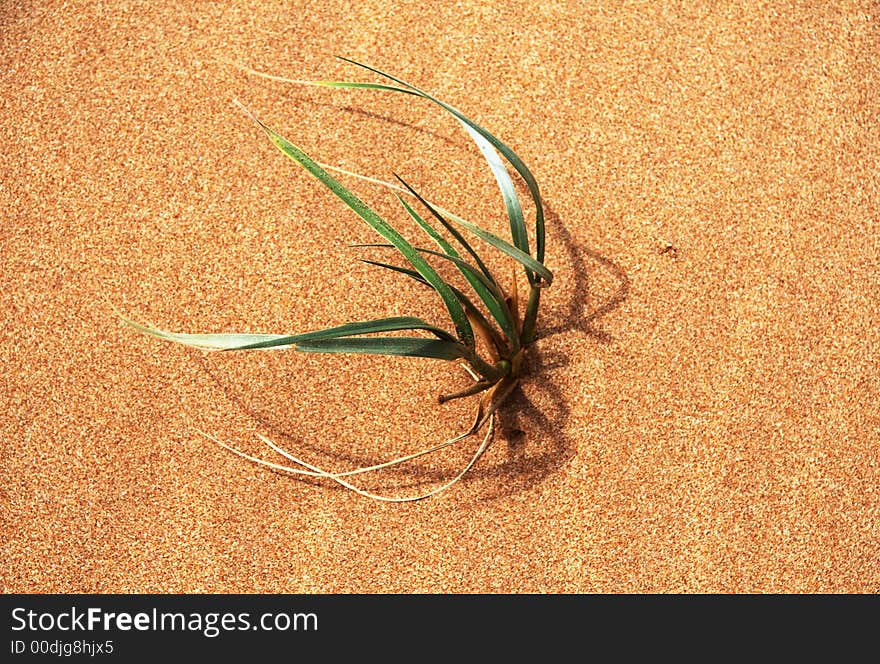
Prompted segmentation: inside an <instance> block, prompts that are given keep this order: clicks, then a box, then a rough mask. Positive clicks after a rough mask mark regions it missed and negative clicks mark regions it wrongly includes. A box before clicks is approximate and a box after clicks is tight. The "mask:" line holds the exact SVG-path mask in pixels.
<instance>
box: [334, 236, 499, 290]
mask: <svg viewBox="0 0 880 664" xmlns="http://www.w3.org/2000/svg"><path fill="white" fill-rule="evenodd" d="M351 246H352V247H357V248H363V249H369V248H373V249H393V248H394V245H393V244H384V243H380V242H365V243H360V244H353V245H351ZM414 249H415V250H416V251H418V252H419V253H421V254H430V255H431V256H436V257H437V258H442V259H443V260H445V261H449V262H450V263H454V264H455V265H456V266H457V267H458V268H460V269H461V270H464V271H466V272H468V273H469V274H471V275H472V276H473V277H475V278H476V279H478V280H479V281H480V282H482V284H483V285H484V286H485V287H486V288H488V289H489V290H490V291H492V292H493V293H495V295H496V296H497V297H500V298H502V299H503V297H504V296H503V294H502V293H501V292H500V291H499V290H497V288H498V287H497V286H496V285H495V284H493V283H492V282H490V281H489V280H488V279H486V276H485V275H483V274H481V273H480V271H479V270H477V269H476V268H475V267H474V266H473V265H471V264H470V263H468V262H467V261H466V260H463V259H461V258H457V257H456V256H450V255H449V254H444V253H443V252H442V251H434V250H433V249H428V248H427V247H414Z"/></svg>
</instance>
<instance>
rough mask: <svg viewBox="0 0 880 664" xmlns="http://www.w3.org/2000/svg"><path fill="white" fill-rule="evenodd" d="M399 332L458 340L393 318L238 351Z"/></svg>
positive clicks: (418, 323) (419, 321)
mask: <svg viewBox="0 0 880 664" xmlns="http://www.w3.org/2000/svg"><path fill="white" fill-rule="evenodd" d="M416 274H418V273H416ZM429 285H430V284H429ZM398 330H426V331H427V332H430V333H431V334H433V335H435V336H436V337H437V338H439V339H442V340H444V341H450V342H457V339H456V338H455V337H454V336H452V335H451V334H449V332H447V331H446V330H441V329H440V328H439V327H435V326H434V325H431V324H430V323H426V322H425V321H423V320H422V319H421V318H416V317H415V316H395V317H393V318H379V319H377V320H368V321H362V322H358V323H346V324H345V325H338V326H336V327H330V328H327V329H325V330H315V331H314V332H304V333H302V334H293V335H290V336H287V337H282V338H281V339H277V340H267V341H263V342H258V343H254V344H251V345H249V346H242V347H240V348H238V349H237V350H257V349H260V348H273V347H275V346H283V345H287V344H294V345H296V349H297V350H301V348H300V346H301V345H302V344H303V343H307V342H312V341H324V340H326V339H338V338H341V337H352V336H357V335H361V334H374V333H376V332H395V331H398Z"/></svg>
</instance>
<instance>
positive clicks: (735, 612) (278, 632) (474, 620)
mask: <svg viewBox="0 0 880 664" xmlns="http://www.w3.org/2000/svg"><path fill="white" fill-rule="evenodd" d="M878 608H880V601H878V598H877V597H876V596H874V597H859V598H852V597H849V598H846V597H818V598H815V597H814V598H810V597H758V596H740V597H733V596H715V597H712V596H697V597H670V596H606V597H599V596H559V595H555V596H550V595H547V596H538V595H528V596H523V595H506V596H465V595H443V596H440V595H436V596H430V595H343V596H335V595H271V596H265V595H6V596H0V611H2V615H3V618H2V621H3V624H4V634H5V637H6V638H5V640H4V643H3V644H2V649H3V650H4V651H5V654H4V655H2V656H0V661H6V662H19V661H21V662H24V661H49V660H54V661H69V660H72V659H76V660H83V659H88V660H90V661H96V662H97V661H122V662H128V661H142V660H144V661H145V660H152V661H155V660H156V659H159V658H161V659H164V660H170V661H177V660H178V659H183V658H184V657H186V658H191V657H198V660H197V661H204V660H205V659H206V658H217V659H218V660H219V661H235V660H241V661H252V660H253V658H255V657H266V656H273V657H279V656H280V657H283V658H284V660H285V661H290V660H291V659H293V658H294V657H300V656H303V655H306V654H308V655H310V656H316V655H318V656H320V655H324V659H323V660H322V661H324V662H327V661H329V662H335V661H338V660H339V659H340V658H341V657H361V656H364V655H368V654H369V655H374V656H380V657H383V658H384V661H389V660H390V661H396V660H404V659H406V660H409V661H411V660H413V659H420V658H422V657H424V656H426V655H432V656H431V657H429V659H431V660H433V659H436V658H437V657H442V658H444V659H450V660H452V661H454V660H458V659H461V658H464V659H467V660H470V659H471V658H472V657H474V656H475V655H478V654H481V655H485V656H491V657H492V659H493V660H494V659H497V658H498V657H499V656H500V655H503V654H505V653H507V654H513V655H515V656H516V660H517V661H519V660H520V659H521V658H522V657H523V656H524V655H525V653H527V652H530V651H531V652H534V653H537V654H540V655H541V657H540V659H542V660H543V659H546V658H547V657H548V656H550V655H553V654H558V655H560V656H561V655H562V654H564V653H565V652H573V651H572V649H575V650H574V652H579V653H581V654H583V655H584V656H585V657H586V658H587V659H592V656H588V653H594V654H597V651H598V650H601V651H604V652H609V650H610V651H616V652H617V653H618V654H619V655H625V654H633V653H634V652H645V650H646V649H647V650H650V651H651V652H653V653H655V654H656V653H660V652H664V653H681V652H684V651H688V650H693V649H695V648H696V646H697V645H698V644H699V643H701V642H708V643H714V646H712V647H713V648H714V649H715V650H717V649H718V648H719V647H721V649H722V650H723V651H724V652H725V653H727V654H729V653H731V652H738V653H740V654H746V653H752V654H755V653H757V652H758V650H760V652H761V653H762V654H763V655H767V654H768V653H769V652H776V653H777V654H786V653H787V654H790V653H791V652H792V650H797V649H798V647H799V646H804V645H806V644H809V648H810V650H811V651H812V652H813V654H815V653H816V648H817V647H819V645H820V644H821V639H823V638H824V639H825V640H826V641H827V640H829V639H831V637H832V635H834V634H835V633H836V634H838V635H839V636H840V638H836V639H831V641H833V644H832V648H833V649H832V650H831V651H830V652H833V653H834V654H835V655H836V656H838V657H839V656H840V655H841V654H842V652H844V651H847V650H848V649H849V648H850V647H854V646H855V645H856V644H857V643H859V642H861V641H863V640H865V639H868V637H869V635H871V634H873V632H874V629H875V627H876V618H877V616H878V612H877V609H878ZM835 629H836V630H837V631H836V632H835ZM755 643H757V644H760V645H759V646H755V649H754V650H752V649H750V648H749V644H755Z"/></svg>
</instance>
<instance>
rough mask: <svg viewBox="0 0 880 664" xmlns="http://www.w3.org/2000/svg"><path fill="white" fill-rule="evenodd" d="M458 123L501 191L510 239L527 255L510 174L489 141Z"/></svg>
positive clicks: (465, 125)
mask: <svg viewBox="0 0 880 664" xmlns="http://www.w3.org/2000/svg"><path fill="white" fill-rule="evenodd" d="M459 122H461V125H462V126H463V127H464V128H465V131H467V133H468V134H470V135H471V138H473V139H474V143H476V144H477V147H478V148H479V149H480V152H482V153H483V157H484V158H485V159H486V163H488V164H489V168H490V169H491V171H492V174H493V175H494V176H495V180H496V181H497V182H498V188H499V189H500V190H501V198H502V199H503V200H504V209H505V210H507V218H508V219H509V220H510V237H512V238H513V244H514V246H515V247H516V248H517V249H520V250H521V251H523V252H525V253H527V254H528V253H529V236H528V233H527V232H526V222H525V218H524V217H523V211H522V205H521V204H520V202H519V196H517V195H516V187H515V186H514V184H513V180H511V179H510V173H508V172H507V167H506V166H505V165H504V162H503V161H501V157H499V156H498V153H497V152H496V151H495V148H493V147H492V144H491V143H489V141H487V140H486V139H485V138H483V136H482V135H481V134H480V133H479V132H478V131H476V130H475V129H473V128H472V127H471V126H470V125H468V124H467V123H466V122H464V121H463V120H459ZM526 273H527V275H528V277H529V283H532V282H533V281H534V280H535V279H534V275H533V274H532V273H531V272H530V271H528V270H527V271H526Z"/></svg>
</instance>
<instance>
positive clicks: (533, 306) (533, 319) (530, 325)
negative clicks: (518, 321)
mask: <svg viewBox="0 0 880 664" xmlns="http://www.w3.org/2000/svg"><path fill="white" fill-rule="evenodd" d="M540 302H541V289H540V288H539V287H537V286H534V285H533V286H532V287H531V289H530V290H529V303H528V305H527V306H526V315H525V319H524V321H523V331H522V345H523V346H528V345H529V344H530V343H532V342H533V341H534V340H535V326H536V325H537V322H538V305H539V304H540Z"/></svg>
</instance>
